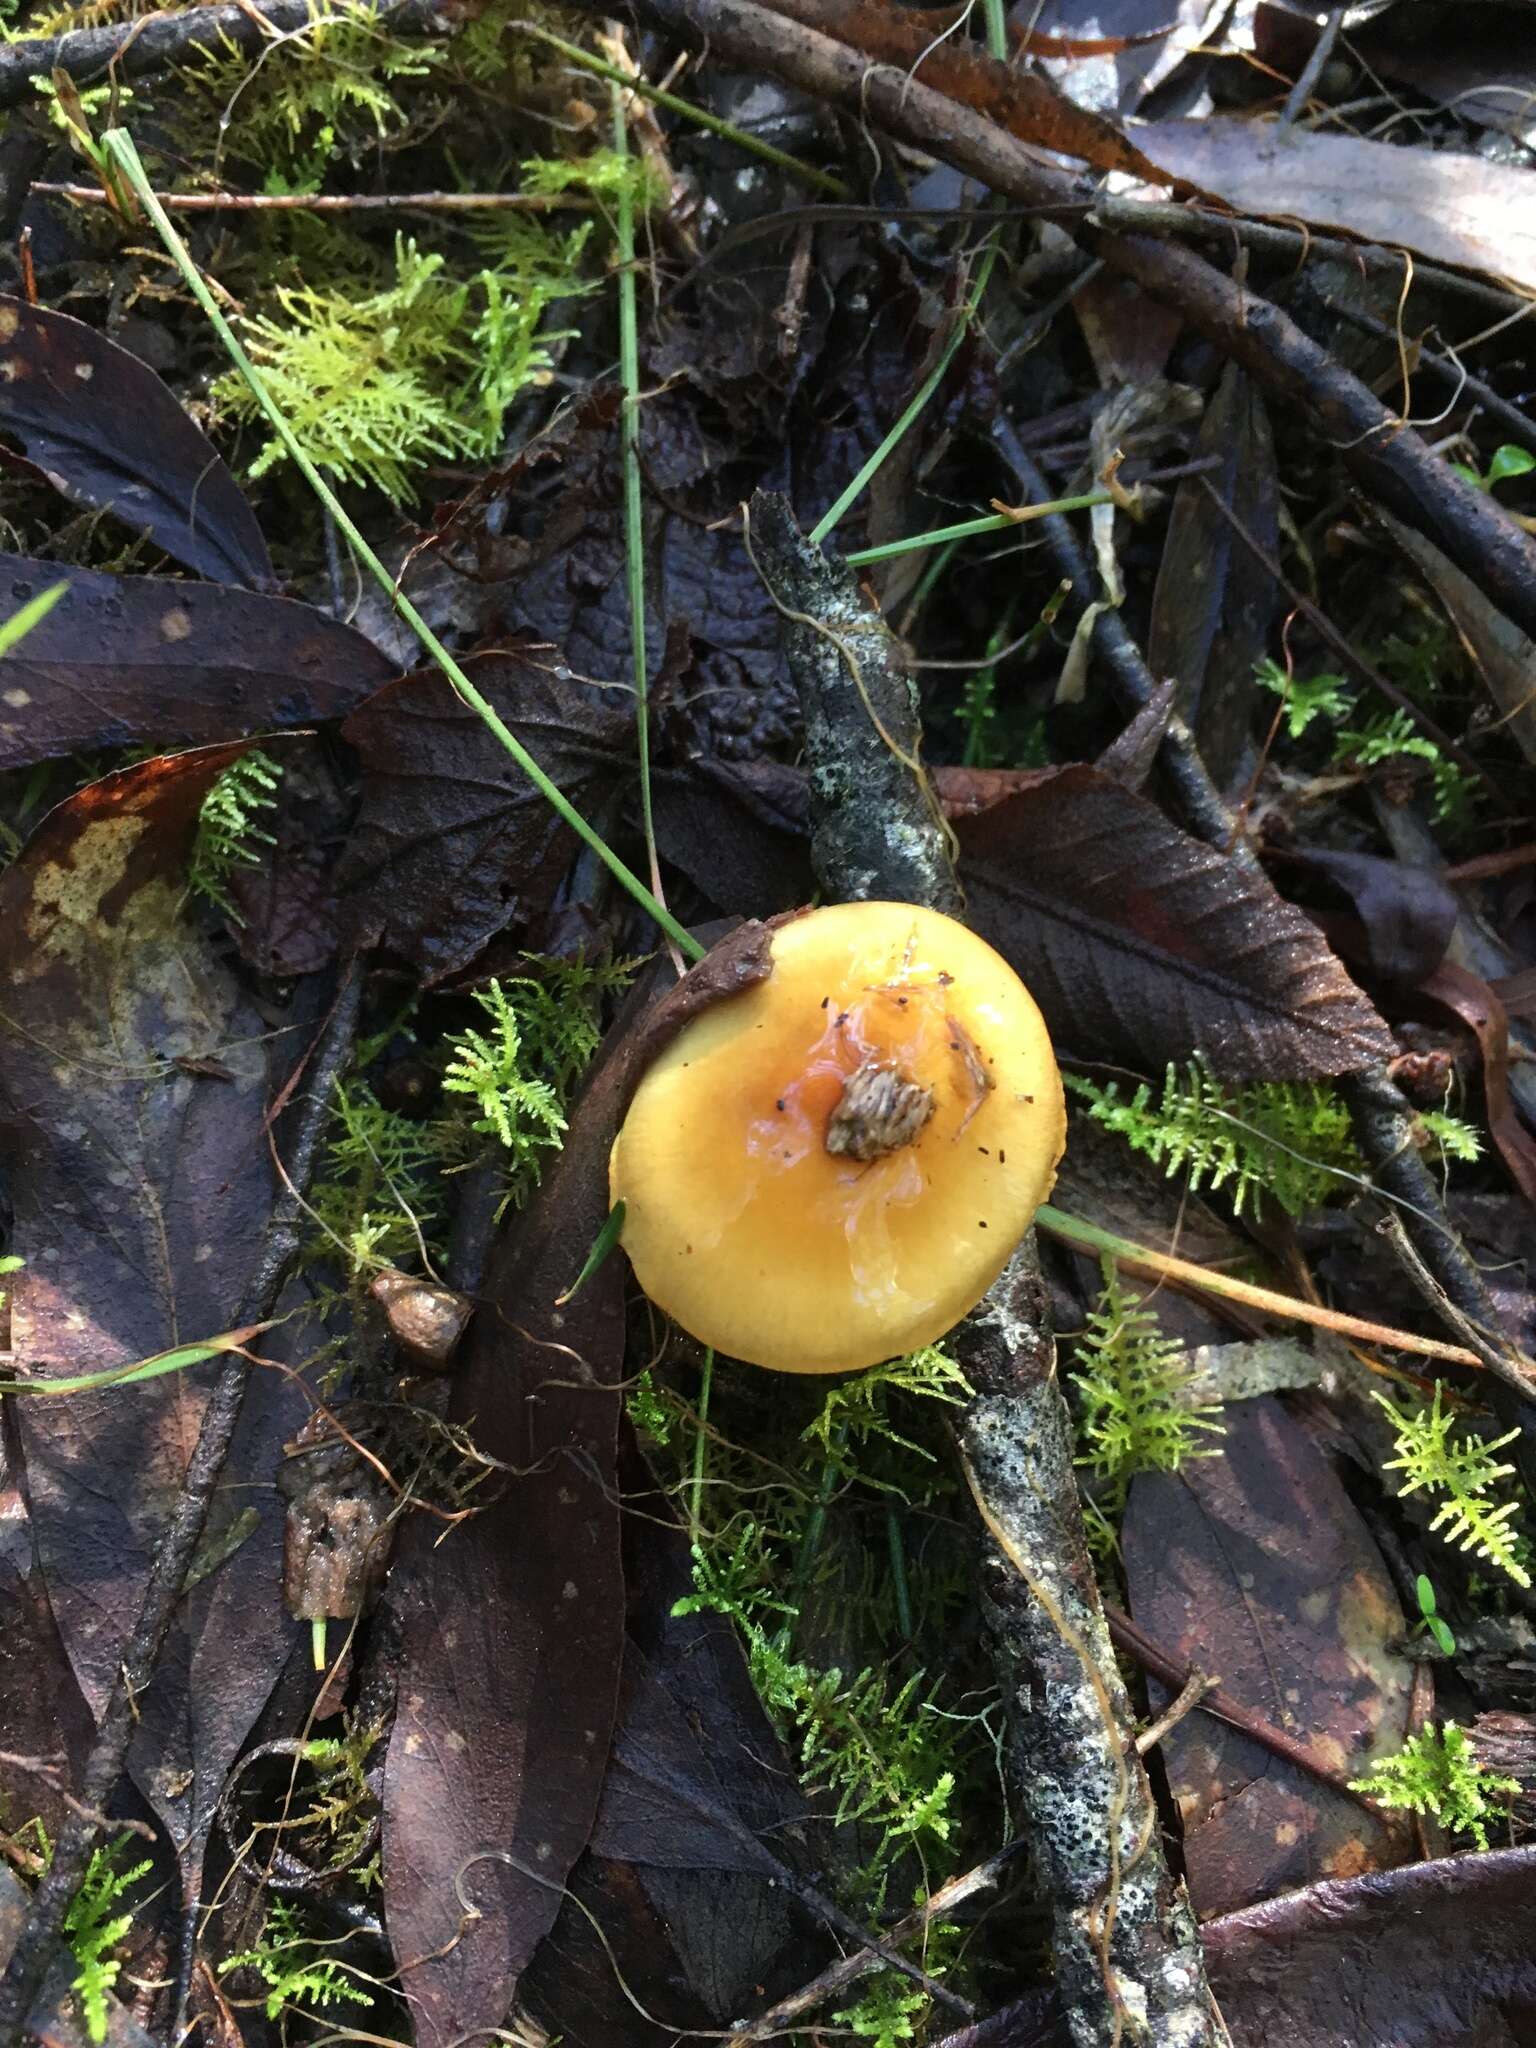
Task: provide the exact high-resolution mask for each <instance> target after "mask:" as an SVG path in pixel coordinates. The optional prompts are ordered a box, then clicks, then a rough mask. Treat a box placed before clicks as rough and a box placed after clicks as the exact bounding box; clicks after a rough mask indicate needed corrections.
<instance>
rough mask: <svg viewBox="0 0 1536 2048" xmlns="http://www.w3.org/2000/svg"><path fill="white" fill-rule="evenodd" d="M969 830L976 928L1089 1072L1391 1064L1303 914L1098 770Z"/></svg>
mask: <svg viewBox="0 0 1536 2048" xmlns="http://www.w3.org/2000/svg"><path fill="white" fill-rule="evenodd" d="M957 830H958V832H959V836H960V848H961V868H960V874H961V880H962V882H963V883H964V885H965V889H966V895H967V900H968V905H969V909H968V916H969V920H970V922H971V923H972V924H973V925H974V926H975V927H976V929H977V931H979V932H980V933H981V934H982V936H983V937H984V938H986V939H989V940H990V941H991V943H992V944H993V945H994V946H996V947H997V949H998V951H999V952H1001V953H1002V954H1003V955H1004V956H1005V957H1006V958H1007V959H1009V960H1011V961H1012V962H1013V964H1014V966H1015V967H1016V968H1017V969H1018V971H1019V973H1020V974H1021V975H1022V976H1023V977H1024V979H1025V981H1026V982H1027V983H1028V985H1029V987H1030V989H1031V990H1032V991H1033V993H1034V996H1035V999H1036V1001H1037V1002H1038V1003H1039V1004H1040V1007H1041V1009H1042V1010H1043V1011H1044V1012H1045V1016H1046V1021H1047V1023H1048V1024H1049V1025H1050V1027H1051V1033H1052V1036H1053V1037H1054V1038H1056V1039H1057V1040H1058V1041H1059V1043H1060V1044H1061V1045H1062V1046H1063V1047H1064V1048H1066V1049H1067V1050H1068V1051H1070V1052H1073V1053H1075V1054H1077V1055H1078V1056H1079V1057H1083V1058H1098V1059H1116V1060H1121V1061H1123V1062H1125V1063H1126V1064H1128V1065H1131V1066H1133V1067H1135V1068H1137V1069H1138V1070H1141V1071H1153V1072H1155V1071H1157V1070H1158V1069H1160V1068H1161V1067H1162V1066H1163V1065H1164V1064H1165V1063H1166V1062H1167V1061H1169V1060H1183V1059H1187V1058H1188V1057H1189V1053H1190V1049H1191V1047H1198V1048H1199V1050H1200V1051H1201V1052H1202V1053H1203V1054H1204V1055H1205V1056H1206V1058H1207V1059H1208V1060H1209V1061H1210V1063H1211V1065H1212V1066H1213V1068H1215V1069H1216V1071H1217V1072H1219V1073H1225V1074H1231V1075H1245V1076H1248V1077H1250V1078H1269V1079H1283V1078H1286V1077H1291V1078H1297V1077H1306V1076H1308V1075H1318V1076H1321V1075H1327V1074H1343V1073H1349V1072H1352V1071H1354V1070H1356V1069H1358V1068H1361V1067H1365V1066H1369V1065H1371V1064H1373V1063H1374V1062H1375V1061H1377V1060H1381V1059H1385V1058H1389V1057H1390V1056H1391V1053H1392V1050H1393V1042H1392V1037H1391V1034H1390V1033H1389V1032H1388V1030H1387V1028H1386V1025H1385V1024H1384V1023H1383V1022H1382V1020H1381V1019H1380V1017H1378V1016H1377V1014H1376V1012H1375V1011H1374V1010H1373V1009H1372V1007H1371V1005H1370V1004H1369V1002H1367V1000H1366V998H1365V997H1364V996H1363V995H1362V994H1361V993H1360V991H1359V989H1358V988H1356V986H1355V985H1354V983H1353V982H1352V981H1351V980H1350V979H1349V976H1348V975H1347V974H1346V973H1345V972H1344V969H1343V968H1342V967H1341V966H1340V965H1339V962H1338V961H1337V960H1336V959H1335V957H1334V956H1333V954H1332V953H1331V952H1329V950H1328V948H1327V946H1326V945H1325V944H1324V942H1323V940H1322V938H1321V936H1320V935H1319V933H1318V931H1317V929H1316V927H1315V926H1314V925H1312V924H1311V923H1310V922H1309V921H1308V920H1307V919H1306V918H1305V917H1303V916H1302V914H1301V912H1300V911H1298V910H1295V909H1293V908H1292V906H1291V905H1290V904H1288V903H1286V902H1284V901H1283V900H1282V899H1281V897H1280V896H1278V895H1277V894H1276V893H1275V891H1274V890H1273V889H1272V888H1271V887H1270V885H1269V884H1268V883H1267V882H1266V881H1264V880H1263V879H1262V878H1261V877H1257V876H1253V875H1251V874H1247V873H1245V872H1244V871H1243V870H1241V869H1239V868H1238V867H1237V866H1236V865H1235V864H1234V863H1233V862H1232V861H1231V860H1230V859H1228V858H1227V857H1225V856H1224V855H1222V854H1220V853H1217V852H1215V851H1214V850H1213V849H1212V848H1210V847H1208V846H1205V845H1203V844H1201V842H1200V841H1198V840H1196V839H1192V838H1190V837H1189V835H1188V834H1186V833H1183V832H1181V831H1179V829H1178V828H1177V827H1176V826H1174V825H1171V824H1170V823H1169V822H1168V820H1167V819H1166V818H1165V817H1164V816H1163V814H1162V813H1161V811H1159V810H1158V809H1157V808H1156V807H1155V806H1154V805H1152V804H1150V803H1148V802H1146V801H1145V800H1144V799H1143V798H1141V797H1138V796H1135V795H1133V794H1132V793H1131V791H1129V790H1127V789H1125V788H1123V787H1122V786H1121V785H1120V784H1119V783H1117V782H1115V781H1113V780H1111V779H1110V778H1109V777H1107V776H1103V775H1100V774H1099V773H1097V771H1096V770H1094V769H1092V768H1082V767H1077V768H1063V769H1061V770H1059V771H1058V772H1056V773H1055V774H1052V775H1047V776H1044V777H1042V778H1041V779H1040V780H1039V781H1038V782H1037V783H1036V784H1035V785H1034V786H1033V787H1032V788H1030V789H1027V790H1023V791H1021V792H1020V793H1019V794H1018V795H1016V796H1013V797H1010V798H1008V799H1007V800H1006V801H1005V802H1003V803H1000V804H996V805H994V806H993V807H992V808H991V809H990V810H987V811H984V812H982V813H981V814H980V815H979V816H977V817H974V818H966V819H962V820H960V822H959V824H958V826H957Z"/></svg>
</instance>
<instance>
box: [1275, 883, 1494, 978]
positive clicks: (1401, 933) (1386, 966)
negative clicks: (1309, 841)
mask: <svg viewBox="0 0 1536 2048" xmlns="http://www.w3.org/2000/svg"><path fill="white" fill-rule="evenodd" d="M1288 858H1289V860H1290V862H1291V863H1292V864H1293V865H1295V866H1297V867H1301V868H1304V869H1306V870H1307V872H1308V873H1310V874H1314V875H1321V876H1322V877H1323V878H1324V880H1325V881H1328V882H1331V883H1333V885H1334V886H1335V887H1336V888H1338V889H1341V890H1342V891H1343V892H1344V894H1345V895H1346V896H1347V897H1349V899H1350V901H1351V902H1352V903H1353V904H1354V906H1355V910H1356V912H1357V913H1358V915H1359V918H1360V925H1361V930H1362V933H1363V935H1364V940H1365V952H1366V958H1367V959H1368V961H1369V963H1370V967H1371V971H1372V973H1374V974H1377V975H1379V976H1380V977H1381V979H1382V980H1383V981H1387V982H1394V983H1396V984H1397V985H1398V986H1400V987H1406V988H1412V987H1413V986H1414V984H1415V983H1417V982H1420V981H1422V980H1423V979H1424V977H1425V975H1427V974H1431V973H1433V972H1434V970H1435V968H1436V967H1437V966H1438V965H1439V964H1440V962H1441V961H1442V960H1443V959H1444V958H1445V949H1446V947H1447V946H1448V945H1449V944H1450V941H1451V934H1452V932H1453V931H1454V930H1455V929H1456V919H1457V917H1458V915H1459V913H1460V906H1459V905H1458V903H1457V901H1456V897H1455V894H1454V893H1453V891H1452V889H1451V887H1450V884H1449V883H1448V882H1445V881H1443V880H1442V879H1441V877H1440V876H1439V875H1438V874H1437V873H1436V872H1435V870H1434V869H1433V868H1422V867H1410V866H1409V864H1408V863H1407V862H1406V861H1400V860H1383V859H1382V858H1381V856H1380V855H1379V854H1374V853H1346V852H1342V851H1336V850H1334V849H1331V848H1319V849H1317V850H1315V851H1314V850H1312V849H1310V848H1307V849H1296V850H1294V851H1292V852H1291V853H1290V855H1289V856H1288Z"/></svg>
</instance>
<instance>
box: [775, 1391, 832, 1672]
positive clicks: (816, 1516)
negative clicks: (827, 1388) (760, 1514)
mask: <svg viewBox="0 0 1536 2048" xmlns="http://www.w3.org/2000/svg"><path fill="white" fill-rule="evenodd" d="M847 1441H848V1425H847V1423H846V1422H840V1423H838V1424H837V1425H836V1427H835V1428H834V1429H833V1431H832V1437H831V1447H832V1449H833V1450H834V1451H835V1452H841V1450H842V1448H843V1446H844V1445H845V1444H846V1443H847ZM836 1488H837V1460H836V1458H835V1457H829V1458H828V1459H827V1460H826V1462H825V1464H824V1465H823V1466H822V1468H821V1479H820V1482H819V1484H818V1485H817V1488H816V1500H815V1504H814V1506H813V1507H812V1509H811V1512H810V1513H809V1515H807V1516H806V1518H805V1534H804V1535H803V1536H802V1537H801V1539H800V1550H799V1554H798V1556H797V1557H796V1559H795V1576H794V1580H793V1582H792V1584H791V1587H790V1595H789V1604H790V1606H791V1607H792V1608H793V1609H794V1613H793V1614H792V1615H791V1616H790V1618H789V1620H788V1621H787V1622H786V1623H785V1625H784V1630H783V1633H782V1635H781V1637H780V1642H779V1647H780V1648H781V1649H784V1650H787V1649H788V1648H789V1644H790V1642H791V1640H792V1638H793V1635H794V1630H795V1625H796V1623H797V1622H798V1621H799V1620H800V1610H801V1607H802V1606H803V1605H804V1603H805V1596H806V1594H807V1592H808V1591H809V1590H810V1584H811V1573H812V1571H813V1569H814V1568H815V1564H816V1553H817V1552H818V1551H819V1550H820V1548H821V1539H822V1536H823V1534H824V1533H825V1530H826V1526H827V1509H828V1508H829V1507H830V1506H831V1504H832V1495H833V1493H834V1492H835V1491H836Z"/></svg>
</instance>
